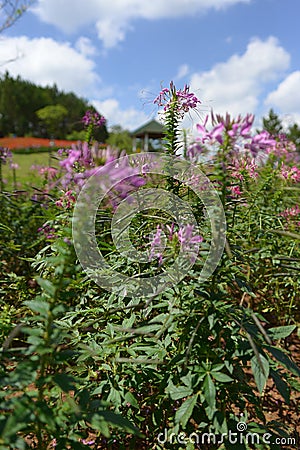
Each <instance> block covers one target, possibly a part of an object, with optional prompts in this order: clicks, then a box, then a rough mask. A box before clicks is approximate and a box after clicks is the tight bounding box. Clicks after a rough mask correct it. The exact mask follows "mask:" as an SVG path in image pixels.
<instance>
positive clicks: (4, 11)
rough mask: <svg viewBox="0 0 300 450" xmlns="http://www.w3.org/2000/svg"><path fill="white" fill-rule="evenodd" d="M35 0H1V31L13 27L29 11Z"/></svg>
mask: <svg viewBox="0 0 300 450" xmlns="http://www.w3.org/2000/svg"><path fill="white" fill-rule="evenodd" d="M32 3H33V0H1V2H0V14H1V22H2V23H1V25H0V33H2V32H3V31H4V30H6V29H7V28H9V27H11V26H12V25H13V24H14V23H15V22H16V20H18V19H19V18H20V17H21V16H22V15H23V14H24V13H25V11H27V9H28V8H29V6H30V5H31V4H32Z"/></svg>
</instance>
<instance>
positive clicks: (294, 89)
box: [265, 70, 300, 114]
mask: <svg viewBox="0 0 300 450" xmlns="http://www.w3.org/2000/svg"><path fill="white" fill-rule="evenodd" d="M265 103H266V104H267V105H270V106H275V107H277V108H279V109H280V111H282V112H283V113H294V112H295V113H298V114H299V113H300V71H299V70H297V71H295V72H292V73H291V74H289V75H288V76H287V77H286V78H285V79H284V80H283V81H282V82H281V83H280V84H279V86H278V87H277V89H276V90H274V91H273V92H270V94H269V95H268V97H267V98H266V102H265Z"/></svg>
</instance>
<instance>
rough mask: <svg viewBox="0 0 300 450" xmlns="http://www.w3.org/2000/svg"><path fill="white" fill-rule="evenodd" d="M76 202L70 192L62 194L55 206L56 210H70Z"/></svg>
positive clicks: (72, 193) (73, 194)
mask: <svg viewBox="0 0 300 450" xmlns="http://www.w3.org/2000/svg"><path fill="white" fill-rule="evenodd" d="M75 202H76V196H75V193H74V192H73V191H71V190H69V191H67V192H64V193H63V195H62V196H61V197H60V199H58V200H57V201H56V202H55V204H56V206H57V207H58V208H66V209H70V208H71V207H72V206H73V205H74V203H75Z"/></svg>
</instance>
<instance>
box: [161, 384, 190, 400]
mask: <svg viewBox="0 0 300 450" xmlns="http://www.w3.org/2000/svg"><path fill="white" fill-rule="evenodd" d="M192 392H193V390H192V389H191V388H190V387H187V386H174V384H173V383H172V382H170V383H169V385H168V386H167V387H166V393H167V394H169V395H170V397H171V399H172V400H179V399H181V398H184V397H188V396H189V395H191V394H192Z"/></svg>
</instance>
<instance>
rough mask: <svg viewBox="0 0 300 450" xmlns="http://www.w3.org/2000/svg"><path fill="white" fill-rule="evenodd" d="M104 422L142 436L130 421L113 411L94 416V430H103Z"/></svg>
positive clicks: (98, 413) (92, 421) (101, 412)
mask: <svg viewBox="0 0 300 450" xmlns="http://www.w3.org/2000/svg"><path fill="white" fill-rule="evenodd" d="M103 421H105V422H106V423H109V424H111V425H114V426H116V427H118V428H122V429H125V430H126V431H128V432H129V433H132V434H137V435H139V436H142V435H141V433H140V432H139V430H138V429H137V428H136V427H135V426H134V425H133V424H132V423H131V422H129V420H127V419H126V418H125V417H122V416H121V415H120V414H116V413H114V412H113V411H98V412H97V413H96V414H94V415H93V417H92V420H91V424H92V426H93V427H94V428H96V429H99V428H103ZM98 427H99V428H98ZM100 431H101V430H100Z"/></svg>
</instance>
